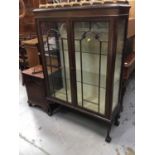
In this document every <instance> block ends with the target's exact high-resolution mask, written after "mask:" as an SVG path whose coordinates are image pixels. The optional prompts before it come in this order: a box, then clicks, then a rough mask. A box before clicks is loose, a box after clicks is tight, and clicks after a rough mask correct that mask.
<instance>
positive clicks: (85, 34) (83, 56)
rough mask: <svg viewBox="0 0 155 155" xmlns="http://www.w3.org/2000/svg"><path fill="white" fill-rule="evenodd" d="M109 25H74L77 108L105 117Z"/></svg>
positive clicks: (94, 23)
mask: <svg viewBox="0 0 155 155" xmlns="http://www.w3.org/2000/svg"><path fill="white" fill-rule="evenodd" d="M108 27H109V23H108V22H106V21H105V22H75V23H74V44H75V57H76V80H77V81H76V83H77V98H78V106H82V107H83V108H86V109H89V110H91V111H94V112H98V113H101V114H104V113H105V93H106V68H107V50H108Z"/></svg>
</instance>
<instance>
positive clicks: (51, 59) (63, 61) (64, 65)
mask: <svg viewBox="0 0 155 155" xmlns="http://www.w3.org/2000/svg"><path fill="white" fill-rule="evenodd" d="M41 30H42V40H43V47H44V55H45V60H46V68H47V73H48V82H49V87H50V90H49V91H50V95H51V96H53V97H56V98H58V99H61V100H63V101H67V102H71V91H70V72H69V59H68V43H67V32H66V23H54V22H47V21H46V22H42V23H41Z"/></svg>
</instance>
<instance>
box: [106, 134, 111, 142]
mask: <svg viewBox="0 0 155 155" xmlns="http://www.w3.org/2000/svg"><path fill="white" fill-rule="evenodd" d="M105 141H106V142H107V143H110V142H111V137H110V136H109V135H107V137H106V139H105Z"/></svg>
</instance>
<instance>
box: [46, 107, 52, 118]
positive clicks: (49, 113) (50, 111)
mask: <svg viewBox="0 0 155 155" xmlns="http://www.w3.org/2000/svg"><path fill="white" fill-rule="evenodd" d="M47 114H48V116H52V115H53V111H52V109H51V108H50V107H49V108H48V110H47Z"/></svg>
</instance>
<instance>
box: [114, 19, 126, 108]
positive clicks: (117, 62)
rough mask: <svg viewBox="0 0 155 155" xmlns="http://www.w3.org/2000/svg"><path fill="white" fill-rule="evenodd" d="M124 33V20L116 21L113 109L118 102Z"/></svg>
mask: <svg viewBox="0 0 155 155" xmlns="http://www.w3.org/2000/svg"><path fill="white" fill-rule="evenodd" d="M124 33H125V20H124V19H121V20H119V21H118V26H117V50H116V60H115V71H114V84H113V106H112V109H113V110H114V109H115V107H116V106H117V104H118V97H119V85H120V75H121V64H122V53H123V46H124Z"/></svg>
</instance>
